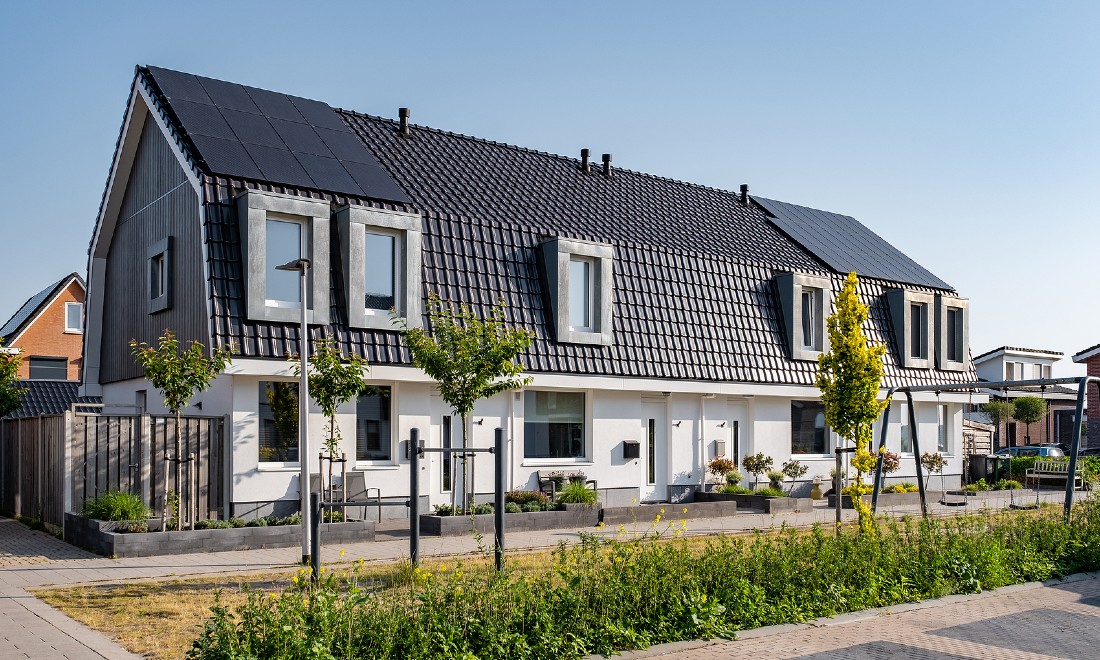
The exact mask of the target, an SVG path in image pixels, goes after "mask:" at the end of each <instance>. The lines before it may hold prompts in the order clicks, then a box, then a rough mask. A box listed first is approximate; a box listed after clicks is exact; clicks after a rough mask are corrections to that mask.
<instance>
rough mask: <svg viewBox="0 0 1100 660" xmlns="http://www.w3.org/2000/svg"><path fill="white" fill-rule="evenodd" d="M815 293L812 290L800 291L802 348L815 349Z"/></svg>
mask: <svg viewBox="0 0 1100 660" xmlns="http://www.w3.org/2000/svg"><path fill="white" fill-rule="evenodd" d="M814 298H815V291H814V290H813V289H803V290H802V346H803V348H816V347H817V341H815V340H816V339H817V337H816V336H815V335H816V334H817V333H816V332H815V328H816V327H817V309H816V306H815V305H814Z"/></svg>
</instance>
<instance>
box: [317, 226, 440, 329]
mask: <svg viewBox="0 0 1100 660" xmlns="http://www.w3.org/2000/svg"><path fill="white" fill-rule="evenodd" d="M336 222H337V226H338V228H339V232H340V238H341V241H340V249H341V257H342V259H343V265H344V292H345V293H346V294H347V299H348V325H350V326H351V327H353V328H369V329H372V330H394V331H396V330H397V327H396V326H395V325H394V324H393V321H392V320H391V319H390V315H389V312H383V311H380V310H368V309H367V306H366V303H365V295H366V291H365V289H366V285H365V283H364V281H363V278H364V274H365V273H364V268H363V254H364V240H365V239H364V231H366V230H367V228H369V227H377V228H381V229H388V230H392V231H394V232H396V233H397V234H399V236H400V239H401V240H400V241H399V243H400V245H398V247H397V252H398V254H399V258H400V260H401V261H404V268H399V269H398V270H399V274H400V275H402V276H401V277H399V278H398V280H397V281H395V282H394V288H395V289H396V296H395V297H396V304H395V305H394V307H395V309H396V310H397V313H398V315H399V316H401V317H402V318H404V319H405V320H406V321H407V322H408V324H409V327H410V328H419V327H420V326H421V321H422V319H421V316H422V312H421V305H422V293H421V292H422V290H423V284H422V282H423V278H422V276H421V274H420V271H421V267H420V264H421V258H422V257H421V242H422V233H421V219H420V216H419V215H417V214H413V213H401V212H399V211H383V210H380V209H372V208H367V207H365V206H351V205H348V206H342V207H340V208H338V209H336Z"/></svg>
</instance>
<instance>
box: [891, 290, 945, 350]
mask: <svg viewBox="0 0 1100 660" xmlns="http://www.w3.org/2000/svg"><path fill="white" fill-rule="evenodd" d="M886 300H887V302H888V303H889V306H890V318H891V320H893V323H894V337H895V338H896V339H897V346H896V348H897V355H898V365H899V366H901V367H903V368H906V369H931V368H932V367H933V365H934V364H935V362H936V360H935V359H934V356H933V350H934V346H933V345H932V337H934V336H937V332H936V328H935V324H934V320H935V315H934V314H933V313H932V311H933V309H934V306H935V302H936V297H935V296H934V295H933V294H931V293H923V292H920V291H910V290H909V289H890V290H889V291H887V292H886ZM913 305H924V308H923V310H924V311H923V313H922V314H921V317H922V318H921V329H922V330H923V332H922V333H921V335H922V336H921V337H918V338H916V339H919V340H920V343H921V346H920V347H919V348H920V350H919V353H920V355H921V356H923V357H913V342H914V339H915V338H914V337H913V332H912V313H913ZM943 323H944V324H946V323H947V320H946V319H943Z"/></svg>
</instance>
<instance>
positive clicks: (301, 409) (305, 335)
mask: <svg viewBox="0 0 1100 660" xmlns="http://www.w3.org/2000/svg"><path fill="white" fill-rule="evenodd" d="M275 270H295V271H298V273H299V275H301V277H300V278H299V279H300V280H301V285H302V333H301V339H300V341H299V342H298V343H299V344H300V346H299V351H298V352H299V359H300V360H301V362H300V363H299V364H301V365H302V368H301V369H300V372H301V378H302V380H301V382H300V383H299V385H298V464H299V465H300V466H301V472H300V473H299V475H298V494H299V495H300V496H301V506H302V564H303V565H305V566H309V565H310V540H311V539H310V532H311V531H312V530H313V527H312V521H311V520H310V518H312V512H311V511H310V506H309V325H308V319H307V318H306V315H307V313H308V309H307V307H306V281H307V280H308V279H309V278H308V277H307V275H308V274H309V259H295V260H294V261H291V262H289V263H285V264H283V265H282V266H276V267H275ZM314 577H316V576H314Z"/></svg>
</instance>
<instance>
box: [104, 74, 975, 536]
mask: <svg viewBox="0 0 1100 660" xmlns="http://www.w3.org/2000/svg"><path fill="white" fill-rule="evenodd" d="M748 165H749V164H746V166H748ZM301 257H306V258H308V259H310V261H311V262H312V266H313V269H312V270H311V272H310V275H309V279H308V281H307V293H306V295H305V300H302V296H301V295H300V293H299V287H298V285H299V280H298V279H297V278H298V275H297V273H294V272H285V271H280V270H277V269H275V266H277V265H280V264H283V263H287V262H290V261H293V260H295V259H298V258H301ZM850 270H856V271H858V272H859V273H860V274H861V276H862V277H861V284H860V287H861V288H860V292H861V295H862V297H863V299H864V300H865V301H866V302H867V303H868V304H869V305H870V308H871V312H870V320H869V322H868V323H867V326H866V331H867V333H868V334H869V336H870V338H871V340H872V341H875V342H880V343H884V344H886V345H888V346H889V351H888V352H887V355H886V358H885V361H886V365H885V366H886V381H885V383H884V386H900V385H924V384H935V383H942V382H968V381H971V380H973V379H974V378H975V376H974V372H973V368H972V366H971V363H970V359H969V347H968V341H967V327H968V316H969V305H968V301H967V300H965V299H963V298H961V297H959V295H958V293H957V292H956V291H955V290H954V289H953V288H952V287H951V286H950V285H948V284H947V283H945V282H943V281H942V280H940V279H939V278H937V277H935V276H934V275H932V274H931V273H929V272H928V271H927V270H926V269H924V268H922V267H921V266H920V265H919V264H917V263H915V262H914V261H913V260H912V259H910V258H908V257H907V256H905V255H904V254H903V253H901V252H900V251H898V250H897V249H895V248H894V247H892V246H890V245H889V244H887V243H886V242H885V241H883V240H882V239H881V238H880V237H878V236H877V235H875V234H873V233H872V232H870V231H869V230H868V229H867V228H865V227H864V226H862V225H861V224H859V223H858V222H857V221H856V220H855V219H853V218H851V217H848V216H843V215H840V214H835V213H827V212H824V211H818V210H814V209H810V208H806V207H803V206H797V205H793V204H788V203H784V202H779V201H774V200H769V199H764V198H760V197H751V196H750V195H749V194H748V191H747V188H743V189H742V191H741V192H740V193H735V192H729V191H725V190H718V189H714V188H707V187H704V186H699V185H693V184H689V183H683V182H680V181H674V180H671V179H666V178H661V177H657V176H652V175H649V174H644V173H639V172H633V171H630V170H626V169H619V168H617V167H613V165H612V159H611V156H610V155H606V156H604V157H603V158H602V159H601V161H600V162H599V163H597V162H593V161H592V160H591V159H590V158H589V157H588V150H584V151H583V152H582V156H581V158H580V159H575V158H568V157H565V156H558V155H553V154H548V153H542V152H538V151H534V150H531V149H524V148H520V147H516V146H511V145H506V144H501V143H497V142H491V141H488V140H482V139H477V138H472V137H468V136H464V135H458V134H455V133H449V132H446V131H442V130H438V129H433V128H427V127H424V126H418V125H413V124H411V123H410V122H409V114H408V112H407V111H404V112H401V113H400V118H399V119H398V120H396V121H394V120H390V119H385V118H381V117H375V116H369V115H364V114H360V113H356V112H352V111H347V110H336V109H333V108H331V107H329V106H328V105H326V104H324V103H321V102H318V101H313V100H308V99H303V98H299V97H295V96H289V95H286V94H281V93H276V92H271V91H266V90H260V89H255V88H251V87H245V86H242V85H238V84H233V83H228V82H223V81H218V80H212V79H209V78H203V77H198V76H194V75H191V74H187V73H180V72H175V71H169V70H166V69H160V68H156V67H140V68H138V70H137V72H136V75H135V79H134V83H133V87H132V89H131V93H130V97H129V101H128V104H127V109H126V114H125V119H124V123H123V127H122V131H121V135H120V136H119V140H118V147H117V149H116V153H115V157H114V160H113V162H112V165H111V170H110V175H109V179H108V184H107V187H106V190H105V192H104V197H103V202H102V206H101V209H100V213H99V217H98V220H97V223H96V227H95V233H94V237H93V240H92V245H91V249H90V259H89V282H90V289H89V297H88V332H87V333H86V335H85V340H86V341H85V346H86V350H85V356H86V362H85V367H84V387H85V389H86V391H87V392H88V393H91V394H99V393H102V395H103V399H104V402H105V405H106V406H107V407H108V410H110V409H112V407H117V409H119V410H132V408H133V407H134V406H135V405H139V402H140V404H141V405H148V406H149V407H150V408H155V406H156V404H155V399H156V398H155V397H147V394H148V387H149V386H148V384H147V382H146V381H145V380H144V379H143V378H142V372H141V370H140V369H139V368H138V366H137V365H136V364H135V363H134V362H133V360H132V358H131V356H130V350H129V348H128V346H127V342H128V341H129V340H130V338H137V339H139V340H142V341H149V342H153V341H155V340H156V337H157V336H158V335H159V334H160V333H161V332H162V331H163V329H164V328H166V327H170V328H173V329H174V330H175V331H176V333H177V335H178V336H179V337H180V338H181V339H182V340H185V341H186V340H197V341H200V342H203V343H204V344H206V345H216V346H234V347H235V350H236V356H235V358H234V361H233V365H232V366H231V367H230V368H229V369H228V370H227V371H226V372H225V373H224V374H223V375H221V376H219V377H218V378H217V380H216V381H215V383H214V385H213V387H212V389H211V390H210V391H208V392H206V393H203V394H202V395H200V396H199V397H198V399H197V402H198V403H200V404H201V405H202V412H203V413H204V414H217V415H225V416H227V417H228V418H229V422H230V423H229V425H228V428H231V429H232V436H233V437H232V456H231V458H230V464H231V465H232V470H233V475H232V482H231V490H232V492H231V493H230V499H231V501H232V509H233V512H234V513H236V514H238V515H255V514H258V513H262V512H265V511H269V510H272V509H276V510H278V509H290V508H293V507H294V506H296V504H295V502H296V501H297V498H298V482H297V474H298V470H299V468H298V462H297V461H298V459H299V456H298V451H297V449H298V446H297V436H296V430H295V429H294V428H291V426H292V425H289V424H280V423H279V422H278V418H279V417H280V413H285V412H287V409H288V402H290V403H289V406H291V407H292V406H294V402H295V401H296V397H297V394H298V392H297V385H296V381H295V377H294V376H293V373H292V371H291V368H290V366H289V365H288V363H287V360H286V356H287V354H288V353H296V352H297V351H298V348H299V342H300V341H301V339H302V338H301V337H300V335H299V325H298V319H299V318H300V315H301V312H302V305H303V304H304V305H305V306H306V312H307V314H308V315H309V321H310V326H309V335H310V339H311V340H317V339H320V338H321V337H332V338H334V339H335V340H336V341H337V343H338V345H339V347H340V348H341V350H343V351H348V352H353V353H356V354H359V355H362V356H363V357H365V358H366V359H367V360H369V362H370V364H371V369H370V372H369V374H368V375H367V378H368V379H369V381H370V382H371V383H372V384H374V385H375V386H377V387H376V388H374V389H373V390H372V393H371V394H370V395H367V396H363V397H361V398H360V399H359V400H358V401H352V402H349V403H348V404H347V405H345V406H343V407H342V408H341V409H340V411H339V413H338V416H337V419H338V422H339V424H340V425H341V427H342V428H343V429H344V438H345V440H344V445H343V448H344V450H345V451H346V452H347V454H348V455H349V457H351V458H352V459H353V464H352V466H351V469H353V470H355V471H361V472H363V473H364V474H365V479H366V482H367V484H368V486H372V487H378V488H380V489H381V492H382V493H383V495H384V496H387V497H395V498H396V497H401V496H407V494H408V488H409V474H408V462H407V460H406V459H405V447H406V443H407V440H408V438H409V435H410V431H411V430H412V429H414V428H416V429H419V431H420V437H421V438H422V439H423V440H425V441H426V442H427V443H428V444H429V445H430V446H436V447H438V446H448V445H449V446H456V445H457V444H458V443H459V442H460V439H461V436H462V434H461V428H460V424H459V421H458V419H457V418H455V417H454V416H453V415H452V414H451V412H450V411H449V410H448V408H447V406H446V405H445V404H444V402H443V401H442V399H441V398H440V397H439V396H438V393H437V391H436V389H435V388H434V386H433V383H432V381H431V380H430V379H429V378H427V377H426V376H425V375H424V374H423V373H422V372H420V371H419V370H417V369H414V368H412V367H411V366H410V359H409V354H408V351H407V350H406V348H405V346H404V344H403V342H402V339H401V336H400V335H399V334H398V333H397V332H396V331H395V329H394V326H393V325H392V323H391V321H390V314H389V311H388V310H390V309H391V308H393V309H394V310H396V312H397V314H398V316H400V317H402V318H404V319H406V320H407V321H408V322H409V323H410V324H411V325H414V326H416V325H420V324H423V323H425V321H426V320H425V318H424V304H425V300H426V297H427V295H428V293H429V292H436V293H438V294H439V295H441V296H442V297H443V298H445V299H449V300H453V301H461V302H465V303H468V304H470V305H471V307H472V309H473V310H474V311H475V312H476V313H481V314H484V313H485V312H487V311H488V310H489V308H490V306H491V305H493V304H494V303H496V302H497V301H498V300H503V301H505V302H506V303H507V304H508V306H509V309H508V315H509V318H510V320H511V321H513V322H514V323H515V324H516V325H518V326H520V327H524V328H528V329H530V330H533V331H534V332H535V334H536V339H535V341H534V344H533V345H532V346H531V348H530V349H529V350H528V351H526V352H525V353H524V354H523V355H522V357H521V360H522V362H523V363H524V365H525V366H526V368H527V373H528V374H530V375H531V377H532V379H533V381H532V383H531V384H530V386H529V387H527V388H525V389H524V390H523V391H518V392H510V393H507V394H503V395H500V396H497V397H495V398H493V399H490V400H485V401H481V402H479V403H478V405H477V407H476V409H475V411H474V414H473V416H472V419H471V420H470V427H469V431H470V434H471V435H470V437H471V441H472V443H473V445H475V446H480V447H484V446H489V445H490V444H491V443H492V442H493V435H494V429H497V428H500V429H503V431H504V433H505V435H506V439H507V443H508V448H509V449H508V452H509V453H508V456H507V461H506V463H507V465H506V469H507V471H508V474H507V475H506V479H505V481H506V483H507V484H509V486H512V487H516V488H534V487H536V479H537V473H538V472H539V471H550V470H562V471H568V472H573V471H583V472H585V473H586V474H587V475H588V477H589V478H593V479H596V480H597V481H598V483H599V487H600V490H601V494H602V496H603V498H604V501H605V502H609V503H612V504H622V503H630V502H631V501H632V500H633V499H637V500H639V501H644V500H649V501H662V500H667V499H668V498H669V497H670V495H671V494H672V491H674V490H677V489H691V488H692V487H694V486H696V485H699V484H701V483H703V482H704V480H705V479H706V478H707V477H706V473H705V470H704V467H705V465H706V463H707V462H708V461H709V460H710V459H711V458H713V457H714V456H715V455H717V454H721V455H730V456H734V457H737V458H740V457H742V456H744V455H745V454H748V453H755V452H764V453H766V454H769V455H771V456H773V458H774V459H775V462H776V465H779V464H781V463H782V462H783V461H785V460H787V459H789V458H792V457H793V458H796V459H798V460H801V461H804V462H805V463H806V464H808V465H809V467H810V470H809V473H808V475H807V478H806V481H805V482H804V483H802V484H799V485H798V487H799V488H800V489H802V490H808V489H809V488H810V483H809V479H810V478H812V477H814V476H818V475H825V476H826V478H827V474H828V471H829V469H830V467H831V466H832V465H833V453H832V449H833V446H834V443H835V435H834V434H833V433H831V432H830V430H829V429H828V428H826V426H825V423H824V415H823V407H822V404H821V402H820V398H819V393H818V390H817V388H816V387H815V386H814V377H815V373H816V367H817V362H816V360H817V357H818V356H819V355H820V354H821V353H822V352H824V351H827V350H828V347H829V346H828V337H827V334H826V333H825V317H826V316H827V315H828V314H829V313H830V312H831V309H832V300H833V295H834V292H836V291H838V290H839V287H840V285H841V283H842V281H843V278H844V276H845V275H846V274H847V273H848V272H849V271H850ZM135 282H136V283H140V284H139V287H140V288H139V289H138V292H139V294H143V295H142V302H141V303H140V304H134V283H135ZM142 289H144V291H143V292H142ZM884 394H885V391H884ZM915 398H916V407H917V410H916V411H915V412H916V419H917V424H918V425H919V430H920V436H919V437H920V438H921V439H922V444H921V449H923V450H925V451H928V450H931V449H935V448H937V447H938V448H939V449H940V450H941V451H943V452H944V453H945V454H946V455H947V456H948V468H947V470H946V474H947V482H948V483H949V484H950V483H952V482H954V483H958V481H959V478H960V475H961V472H962V457H961V449H962V426H963V424H962V407H963V404H964V403H965V402H966V401H967V400H968V395H967V394H965V393H957V392H943V393H942V394H941V395H940V396H936V395H935V394H932V393H926V394H920V395H917V396H916V397H915ZM894 405H895V412H894V414H893V415H892V417H891V422H890V424H891V428H889V429H888V438H889V446H890V447H891V448H892V449H894V450H895V451H904V452H908V453H909V457H910V458H911V457H912V451H913V443H912V434H911V433H910V429H909V423H908V416H907V415H905V414H901V413H903V412H904V405H902V404H900V403H895V404H894ZM294 409H295V410H296V408H294ZM310 410H311V422H310V433H311V437H313V438H319V437H320V436H321V433H322V429H323V426H324V420H322V419H321V417H320V415H319V413H317V410H316V407H315V406H313V405H311V407H310ZM311 454H312V455H310V456H308V457H307V458H308V460H310V461H311V462H312V463H316V461H317V455H316V454H315V453H312V452H311ZM478 460H480V459H478ZM485 460H486V461H488V460H490V459H485ZM451 465H452V464H451V463H449V461H448V459H447V458H446V457H444V456H441V455H440V454H429V455H428V458H427V459H426V461H425V463H424V464H423V469H424V474H423V475H422V476H421V479H420V483H421V485H422V488H423V489H424V490H423V493H422V494H421V495H422V496H423V497H426V498H427V499H428V500H429V501H430V502H431V503H433V504H437V503H441V502H444V501H446V500H447V499H448V491H449V490H450V489H451V488H452V487H453V485H454V480H453V479H452V477H451V472H450V470H449V468H450V466H451ZM914 474H915V470H914V466H913V461H911V460H907V461H905V462H904V467H903V469H902V471H901V472H900V473H898V475H897V477H898V478H901V479H905V478H908V479H910V480H911V479H912V478H913V475H914ZM492 478H493V475H492V469H491V468H490V467H489V465H488V463H487V462H486V464H485V466H484V467H483V468H481V469H478V470H477V472H476V484H475V485H476V489H477V491H478V492H479V493H488V492H490V491H491V490H492Z"/></svg>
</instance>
